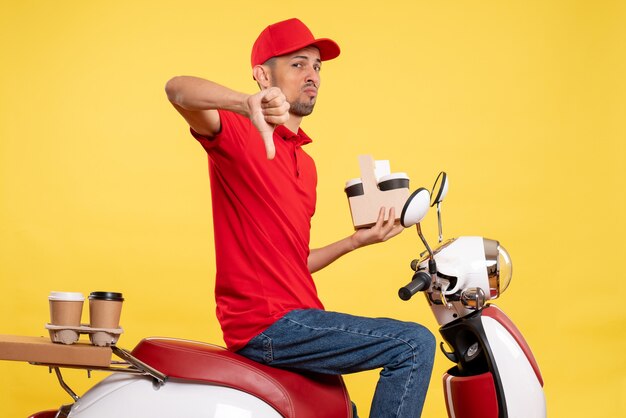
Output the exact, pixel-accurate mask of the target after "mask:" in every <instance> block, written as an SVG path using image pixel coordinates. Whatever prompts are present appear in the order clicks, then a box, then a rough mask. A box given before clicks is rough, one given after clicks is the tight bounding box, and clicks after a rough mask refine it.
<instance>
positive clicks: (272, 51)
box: [252, 19, 341, 67]
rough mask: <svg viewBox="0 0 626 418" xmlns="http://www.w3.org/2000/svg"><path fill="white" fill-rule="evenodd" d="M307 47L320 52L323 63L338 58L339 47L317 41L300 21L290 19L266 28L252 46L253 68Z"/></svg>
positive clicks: (322, 40)
mask: <svg viewBox="0 0 626 418" xmlns="http://www.w3.org/2000/svg"><path fill="white" fill-rule="evenodd" d="M307 46H315V47H317V49H319V50H320V58H321V59H322V61H326V60H331V59H333V58H337V56H339V53H340V52H341V51H340V49H339V45H337V43H335V41H333V40H331V39H328V38H320V39H315V37H314V36H313V34H312V33H311V31H310V30H309V28H307V27H306V25H305V24H304V23H302V22H301V21H300V20H298V19H288V20H283V21H282V22H278V23H274V24H273V25H269V26H268V27H266V28H265V29H264V30H263V32H261V34H260V35H259V37H258V38H257V39H256V41H255V42H254V45H253V46H252V67H254V66H255V65H260V64H263V63H264V62H265V61H267V60H268V59H270V58H273V57H279V56H281V55H285V54H288V53H290V52H294V51H297V50H299V49H302V48H305V47H307Z"/></svg>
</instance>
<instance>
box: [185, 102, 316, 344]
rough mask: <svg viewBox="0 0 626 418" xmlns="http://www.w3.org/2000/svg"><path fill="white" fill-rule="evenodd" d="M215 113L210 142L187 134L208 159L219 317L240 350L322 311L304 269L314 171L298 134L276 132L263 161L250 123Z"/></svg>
mask: <svg viewBox="0 0 626 418" xmlns="http://www.w3.org/2000/svg"><path fill="white" fill-rule="evenodd" d="M219 114H220V119H221V125H222V129H221V131H220V133H219V134H218V135H217V136H215V138H213V139H207V138H204V137H202V136H201V135H198V134H197V133H195V132H193V131H192V134H193V135H194V137H195V138H196V139H197V140H198V141H199V142H200V144H202V146H203V147H204V149H205V150H206V151H207V153H208V156H209V175H210V179H211V197H212V204H213V227H214V231H215V232H214V233H215V253H216V254H215V255H216V266H217V276H216V283H215V297H216V301H217V318H218V320H219V321H220V324H221V326H222V331H223V333H224V341H225V342H226V345H227V346H228V348H229V349H231V350H238V349H240V348H243V346H245V345H246V343H247V342H248V341H249V340H250V339H252V338H253V337H255V336H256V335H258V334H259V333H261V332H262V331H263V330H265V329H266V328H267V327H269V326H270V325H271V324H273V323H274V322H275V321H276V320H278V319H280V318H281V317H282V316H283V315H285V314H286V313H287V312H289V311H291V310H293V309H307V308H317V309H323V308H324V307H323V305H322V303H321V302H320V300H319V298H318V297H317V290H316V288H315V284H314V283H313V278H312V277H311V273H310V272H309V269H308V266H307V259H308V256H309V237H310V229H311V217H312V216H313V214H314V212H315V201H316V192H315V188H316V186H317V173H316V170H315V163H314V162H313V159H312V158H311V157H310V156H309V155H308V154H307V153H306V152H304V150H303V149H302V145H304V144H307V143H309V142H311V139H310V138H309V137H308V136H307V135H306V134H305V133H304V132H303V131H302V130H298V133H297V134H294V133H293V132H291V131H290V130H289V129H287V128H286V127H284V126H278V127H276V129H275V130H274V143H275V146H276V157H275V158H274V159H273V160H268V159H267V157H266V152H265V146H264V143H263V140H262V139H261V136H260V134H259V132H258V131H257V130H256V128H255V127H254V125H252V123H251V122H250V120H249V119H248V118H246V117H244V116H241V115H239V114H236V113H233V112H228V111H219Z"/></svg>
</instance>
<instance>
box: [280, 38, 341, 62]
mask: <svg viewBox="0 0 626 418" xmlns="http://www.w3.org/2000/svg"><path fill="white" fill-rule="evenodd" d="M307 46H314V47H316V48H317V49H318V50H319V51H320V59H321V60H322V61H328V60H332V59H333V58H337V57H338V56H339V54H340V53H341V49H340V48H339V45H337V43H336V42H335V41H333V40H332V39H328V38H320V39H315V40H314V41H313V42H306V43H303V44H300V45H292V46H291V47H290V48H289V49H288V50H285V51H280V52H278V53H277V54H276V55H275V56H282V55H287V54H290V53H292V52H295V51H299V50H301V49H302V48H306V47H307Z"/></svg>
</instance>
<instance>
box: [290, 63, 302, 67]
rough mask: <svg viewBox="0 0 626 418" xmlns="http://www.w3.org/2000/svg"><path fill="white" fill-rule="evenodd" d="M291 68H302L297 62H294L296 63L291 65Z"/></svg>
mask: <svg viewBox="0 0 626 418" xmlns="http://www.w3.org/2000/svg"><path fill="white" fill-rule="evenodd" d="M291 66H292V67H295V68H300V67H302V64H300V63H299V62H296V63H293V64H291Z"/></svg>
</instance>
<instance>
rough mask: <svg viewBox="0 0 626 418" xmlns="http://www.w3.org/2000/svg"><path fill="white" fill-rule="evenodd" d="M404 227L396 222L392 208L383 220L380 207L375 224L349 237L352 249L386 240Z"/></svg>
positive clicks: (383, 211) (383, 214)
mask: <svg viewBox="0 0 626 418" xmlns="http://www.w3.org/2000/svg"><path fill="white" fill-rule="evenodd" d="M403 229H404V227H403V226H402V225H400V224H396V212H395V209H394V208H391V209H389V217H388V218H387V221H385V208H380V212H379V213H378V219H377V220H376V224H375V225H374V226H372V227H371V228H364V229H359V230H358V231H356V232H355V233H354V234H353V235H352V236H351V237H350V239H351V241H352V245H353V249H355V250H356V249H357V248H361V247H365V246H366V245H370V244H376V243H379V242H384V241H387V240H388V239H390V238H393V237H395V236H396V235H398V234H399V233H400V232H402V230H403Z"/></svg>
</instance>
